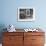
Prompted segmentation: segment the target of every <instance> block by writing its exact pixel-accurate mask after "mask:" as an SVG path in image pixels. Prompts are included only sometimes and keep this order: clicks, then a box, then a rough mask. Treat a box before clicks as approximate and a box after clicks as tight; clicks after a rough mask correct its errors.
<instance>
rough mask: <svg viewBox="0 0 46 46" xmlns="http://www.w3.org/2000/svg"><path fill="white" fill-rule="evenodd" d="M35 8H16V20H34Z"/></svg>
mask: <svg viewBox="0 0 46 46" xmlns="http://www.w3.org/2000/svg"><path fill="white" fill-rule="evenodd" d="M34 20H35V9H34V8H31V7H19V8H18V21H34Z"/></svg>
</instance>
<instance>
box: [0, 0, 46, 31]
mask: <svg viewBox="0 0 46 46" xmlns="http://www.w3.org/2000/svg"><path fill="white" fill-rule="evenodd" d="M19 7H33V8H35V17H36V19H35V21H32V22H18V21H17V8H19ZM9 24H13V25H14V26H15V27H16V28H20V29H24V28H29V27H30V28H36V27H42V28H46V0H0V29H2V27H7V26H8V25H9ZM0 31H1V30H0Z"/></svg>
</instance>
